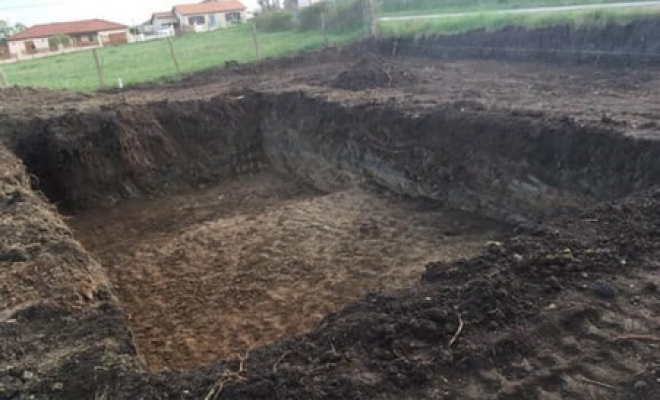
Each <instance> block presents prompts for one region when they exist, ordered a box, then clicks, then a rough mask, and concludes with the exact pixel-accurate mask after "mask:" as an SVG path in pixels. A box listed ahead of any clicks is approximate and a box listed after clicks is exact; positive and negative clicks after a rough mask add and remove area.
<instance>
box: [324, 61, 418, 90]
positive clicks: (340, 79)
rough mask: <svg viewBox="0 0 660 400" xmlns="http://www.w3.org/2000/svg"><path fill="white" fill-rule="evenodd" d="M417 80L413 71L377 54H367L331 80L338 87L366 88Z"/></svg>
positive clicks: (349, 88) (384, 86)
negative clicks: (393, 63)
mask: <svg viewBox="0 0 660 400" xmlns="http://www.w3.org/2000/svg"><path fill="white" fill-rule="evenodd" d="M414 81H415V77H414V76H413V74H412V73H411V72H408V71H405V70H402V69H400V68H397V67H396V66H394V65H392V64H389V63H387V62H386V61H385V60H383V59H382V58H381V57H379V56H377V55H375V54H367V55H366V56H364V57H363V58H362V59H361V60H360V61H358V62H357V63H356V64H354V65H353V66H352V67H350V68H349V69H347V70H345V71H342V72H340V73H339V75H337V76H336V77H335V79H334V80H332V81H331V82H330V86H331V87H333V88H337V89H347V90H354V91H360V90H366V89H374V88H387V87H392V86H397V85H403V84H409V83H413V82H414Z"/></svg>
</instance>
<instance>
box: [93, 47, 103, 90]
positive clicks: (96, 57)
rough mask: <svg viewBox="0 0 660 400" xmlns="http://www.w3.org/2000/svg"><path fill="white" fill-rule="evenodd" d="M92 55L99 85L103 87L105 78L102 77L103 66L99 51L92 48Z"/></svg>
mask: <svg viewBox="0 0 660 400" xmlns="http://www.w3.org/2000/svg"><path fill="white" fill-rule="evenodd" d="M92 54H93V55H94V63H95V64H96V72H97V73H98V74H99V87H100V88H101V89H103V88H105V78H104V77H103V68H102V67H101V60H99V53H98V52H97V51H96V49H94V50H92Z"/></svg>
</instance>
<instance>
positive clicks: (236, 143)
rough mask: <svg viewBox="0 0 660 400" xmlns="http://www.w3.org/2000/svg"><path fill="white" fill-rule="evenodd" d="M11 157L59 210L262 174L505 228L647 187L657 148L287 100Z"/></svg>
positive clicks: (109, 123) (73, 126)
mask: <svg viewBox="0 0 660 400" xmlns="http://www.w3.org/2000/svg"><path fill="white" fill-rule="evenodd" d="M26 126H27V129H24V130H23V131H17V132H14V137H15V138H16V139H15V141H14V143H13V147H14V148H15V149H16V152H17V154H18V155H19V156H20V157H21V158H22V159H23V160H24V161H25V163H26V165H27V167H28V169H29V171H30V173H32V174H33V175H35V176H36V177H37V178H38V181H37V182H38V187H39V188H40V189H41V190H43V191H44V193H45V194H46V195H47V196H48V197H49V198H50V199H51V200H52V201H53V202H55V203H56V204H59V205H60V206H61V207H62V208H64V209H71V210H75V209H80V208H85V207H90V206H98V205H111V204H114V203H116V202H117V201H121V200H123V199H126V198H135V197H148V196H152V195H159V194H165V193H168V192H172V191H175V190H178V189H182V188H185V187H191V186H192V187H195V186H196V185H205V184H209V183H220V182H222V180H224V179H231V178H232V177H234V176H237V175H240V174H246V173H251V172H256V171H259V170H261V169H264V168H275V169H277V170H279V171H281V172H282V173H285V174H292V175H294V176H296V177H298V178H300V179H302V180H304V181H307V182H309V183H311V184H313V185H314V186H316V187H317V188H319V189H321V190H324V191H328V192H332V191H333V190H336V189H340V188H344V187H347V186H350V185H377V186H380V187H382V188H385V189H387V190H390V191H392V192H395V193H397V194H400V195H405V196H410V197H416V198H427V199H432V200H436V201H439V202H443V203H445V204H447V205H449V206H452V207H456V208H460V209H464V210H470V211H475V212H478V213H482V214H485V215H488V216H490V217H494V218H497V219H500V220H506V221H521V220H525V219H528V218H531V217H535V216H538V215H542V214H547V213H552V212H555V211H557V210H561V209H564V208H579V207H582V206H585V205H587V204H590V203H592V202H594V201H604V200H612V199H618V198H621V197H623V196H625V195H627V194H629V193H632V192H634V191H637V190H641V189H644V188H648V187H651V186H653V185H655V184H658V183H659V181H660V160H659V159H658V158H657V154H660V143H658V142H654V141H643V140H635V139H630V138H626V137H625V136H624V135H622V134H621V133H620V132H615V131H610V130H608V129H604V128H600V127H593V126H583V125H580V124H578V123H574V122H572V121H570V120H568V119H563V120H558V119H544V118H540V117H535V116H529V115H525V114H524V113H518V112H511V113H506V114H503V113H501V112H500V113H498V112H490V111H482V110H474V109H470V108H469V107H466V106H465V105H463V104H455V105H450V106H443V107H439V108H436V109H434V110H431V111H428V112H425V113H424V114H422V115H412V114H409V113H406V112H403V111H398V110H392V109H388V108H387V107H382V106H374V107H368V106H360V107H346V106H342V105H339V104H336V103H329V102H327V101H325V100H322V99H317V98H310V97H307V96H305V95H302V94H299V93H288V94H256V93H246V94H244V95H241V96H232V97H223V98H216V99H214V100H212V101H210V102H208V103H203V102H181V103H157V104H152V105H146V106H139V107H130V106H124V107H120V108H119V109H118V110H114V111H104V112H99V113H90V114H74V115H66V116H63V117H58V118H54V119H51V120H35V121H32V122H30V124H28V125H26Z"/></svg>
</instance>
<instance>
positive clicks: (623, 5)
mask: <svg viewBox="0 0 660 400" xmlns="http://www.w3.org/2000/svg"><path fill="white" fill-rule="evenodd" d="M631 7H660V1H640V2H634V3H610V4H588V5H574V6H558V7H533V8H518V9H515V10H492V11H491V10H489V11H471V12H461V13H444V14H429V15H407V16H402V17H381V18H379V20H380V21H383V22H387V21H410V20H415V19H428V18H448V17H463V16H469V15H475V14H484V13H488V14H535V13H552V12H561V11H580V10H594V9H613V8H631Z"/></svg>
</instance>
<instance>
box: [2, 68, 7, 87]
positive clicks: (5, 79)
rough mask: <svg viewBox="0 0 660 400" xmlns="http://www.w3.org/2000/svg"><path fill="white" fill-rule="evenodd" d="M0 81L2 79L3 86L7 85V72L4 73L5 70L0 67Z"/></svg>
mask: <svg viewBox="0 0 660 400" xmlns="http://www.w3.org/2000/svg"><path fill="white" fill-rule="evenodd" d="M0 81H2V86H3V87H7V86H9V81H8V80H7V74H5V71H3V70H1V69H0Z"/></svg>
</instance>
